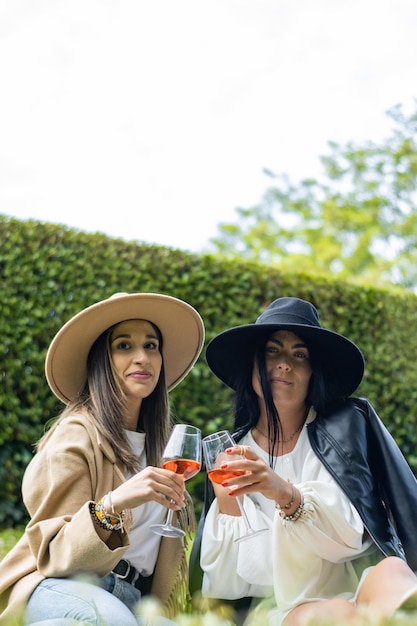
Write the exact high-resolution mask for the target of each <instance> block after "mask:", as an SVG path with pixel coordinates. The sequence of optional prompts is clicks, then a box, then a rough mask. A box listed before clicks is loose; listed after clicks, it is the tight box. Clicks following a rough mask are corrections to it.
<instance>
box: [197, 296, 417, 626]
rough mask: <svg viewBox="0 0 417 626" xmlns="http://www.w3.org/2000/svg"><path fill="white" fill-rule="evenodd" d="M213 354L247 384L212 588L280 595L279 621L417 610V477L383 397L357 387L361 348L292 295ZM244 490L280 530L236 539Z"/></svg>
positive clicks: (213, 539)
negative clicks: (377, 401) (377, 402)
mask: <svg viewBox="0 0 417 626" xmlns="http://www.w3.org/2000/svg"><path fill="white" fill-rule="evenodd" d="M206 359H207V363H208V365H209V367H210V368H211V370H212V371H213V372H214V374H215V375H216V376H217V377H218V378H220V380H222V381H223V382H224V383H225V384H226V385H228V386H229V387H231V388H232V389H233V390H234V391H235V394H236V400H235V422H234V430H235V439H236V440H237V441H238V443H239V445H237V446H236V447H232V448H230V457H229V459H230V460H228V461H226V462H225V463H224V465H222V469H223V470H224V471H225V472H226V473H227V472H228V473H229V475H232V474H233V472H234V470H240V472H239V474H240V475H238V476H237V477H234V478H232V477H231V478H229V479H225V480H224V481H223V483H222V484H219V485H217V484H214V485H213V488H214V492H215V493H214V494H212V495H213V496H214V495H215V497H214V498H208V499H207V503H206V514H205V518H204V517H203V518H202V522H201V523H200V528H199V529H200V530H203V532H202V543H201V561H200V562H201V566H202V569H203V572H204V577H203V581H202V592H203V594H204V595H205V596H208V597H214V598H224V599H228V600H233V601H235V600H237V599H241V598H245V597H246V598H249V597H257V598H263V597H264V598H265V597H267V598H269V600H268V602H267V603H265V602H264V605H266V606H267V607H268V609H266V614H265V616H264V623H265V624H270V625H271V626H279V625H280V624H282V625H283V626H301V625H303V626H304V625H306V624H310V623H312V622H311V620H313V621H314V624H325V623H326V624H328V623H335V624H342V623H343V624H345V623H348V622H349V623H351V622H350V620H353V619H355V618H357V617H358V615H359V616H360V615H362V614H363V613H364V612H368V613H369V614H370V615H371V616H379V617H383V618H386V617H389V616H391V615H392V614H393V613H394V612H395V611H396V610H397V609H401V610H405V609H416V610H417V577H416V575H415V574H414V573H413V570H417V526H416V523H415V511H417V481H416V478H415V477H414V475H413V474H412V472H411V469H410V468H409V466H408V464H407V463H406V460H405V459H404V457H403V456H402V454H401V452H400V450H399V448H398V446H397V445H396V443H395V442H394V440H393V438H392V437H391V436H390V434H389V433H388V431H387V430H386V428H385V427H384V426H383V424H382V422H381V420H380V419H379V418H378V416H377V414H376V413H375V411H374V409H373V408H372V406H371V404H370V403H369V402H368V401H367V400H366V399H364V398H358V397H352V394H353V393H354V392H355V390H356V389H357V388H358V387H359V384H360V382H361V380H362V376H363V373H364V359H363V356H362V353H361V351H360V350H359V348H358V347H357V346H356V345H355V344H354V343H352V342H351V341H350V340H349V339H347V338H346V337H344V336H342V335H340V334H338V333H335V332H333V331H331V330H328V329H326V328H323V327H322V326H321V324H320V322H319V317H318V313H317V310H316V308H315V307H314V306H313V304H311V303H310V302H307V301H305V300H301V299H299V298H287V297H284V298H278V299H277V300H275V301H274V302H272V303H271V304H270V305H269V306H268V307H267V308H266V309H265V310H264V312H263V313H262V314H261V315H260V317H259V318H258V319H257V320H256V322H255V323H253V324H246V325H242V326H237V327H234V328H230V329H228V330H225V331H223V332H221V333H220V334H218V335H217V336H216V337H214V338H213V339H212V340H211V342H210V343H209V345H208V347H207V352H206ZM236 454H237V455H240V457H241V456H242V455H243V456H244V458H243V459H242V458H240V459H239V460H238V457H236V456H234V455H236ZM242 470H243V473H242ZM242 495H244V496H245V498H244V502H245V504H244V506H245V510H246V513H247V516H248V518H249V520H250V522H251V525H252V526H253V528H254V529H261V528H263V527H264V528H265V527H266V528H267V529H269V530H268V531H267V532H263V533H260V534H259V535H256V536H253V537H250V538H249V539H247V540H246V541H236V539H238V538H239V537H240V536H241V534H242V532H243V528H244V525H243V520H242V517H241V516H240V512H239V508H238V507H237V503H236V497H237V496H242ZM204 520H205V523H204ZM193 550H194V555H193V557H195V556H196V553H198V541H196V542H195V544H194V546H193ZM261 606H262V604H261ZM258 610H259V609H258ZM257 623H259V622H257Z"/></svg>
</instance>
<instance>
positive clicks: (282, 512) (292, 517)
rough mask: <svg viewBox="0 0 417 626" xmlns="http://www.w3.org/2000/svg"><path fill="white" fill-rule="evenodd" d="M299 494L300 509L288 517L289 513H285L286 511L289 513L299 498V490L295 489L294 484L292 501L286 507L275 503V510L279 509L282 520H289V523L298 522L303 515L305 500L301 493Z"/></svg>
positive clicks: (292, 486)
mask: <svg viewBox="0 0 417 626" xmlns="http://www.w3.org/2000/svg"><path fill="white" fill-rule="evenodd" d="M298 493H299V494H300V504H299V505H298V507H297V508H296V509H295V511H294V512H293V513H291V514H290V515H288V514H287V513H285V511H289V510H290V509H291V508H292V507H293V505H294V502H295V500H296V497H297V490H296V488H295V487H294V485H293V484H291V500H290V501H289V502H287V504H284V505H282V506H281V505H280V504H278V503H275V508H276V509H278V511H279V515H280V517H281V518H282V519H284V520H287V521H289V522H296V521H297V520H298V519H299V518H300V517H301V515H302V514H303V513H304V499H303V495H302V493H301V492H300V491H298Z"/></svg>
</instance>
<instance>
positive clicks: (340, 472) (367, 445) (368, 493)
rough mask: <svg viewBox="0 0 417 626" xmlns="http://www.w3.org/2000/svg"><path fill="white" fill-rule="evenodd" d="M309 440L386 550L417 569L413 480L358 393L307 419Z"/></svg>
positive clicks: (416, 486) (416, 506)
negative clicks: (326, 411) (311, 419)
mask: <svg viewBox="0 0 417 626" xmlns="http://www.w3.org/2000/svg"><path fill="white" fill-rule="evenodd" d="M307 429H308V436H309V439H310V443H311V446H312V448H313V450H314V452H315V454H316V455H317V456H318V458H319V459H320V461H321V462H322V463H323V465H324V466H325V467H326V469H327V470H328V471H329V472H330V474H331V475H332V476H333V478H334V479H335V481H336V482H337V483H338V484H339V486H340V488H341V489H342V490H343V491H344V493H345V494H346V495H347V496H348V498H349V500H350V501H351V502H352V504H353V505H354V507H355V508H356V510H357V511H358V513H359V515H360V516H361V519H362V521H363V523H364V526H365V527H366V529H367V530H368V532H369V534H370V535H371V537H372V539H373V540H374V542H375V544H376V545H377V546H378V548H379V549H380V550H381V552H382V553H383V554H385V555H386V556H399V557H401V558H403V559H404V558H406V560H407V562H408V564H409V565H410V567H411V568H412V569H413V570H416V569H417V521H416V515H417V480H416V478H415V476H414V474H413V473H412V471H411V469H410V467H409V465H408V463H407V462H406V460H405V458H404V456H403V455H402V453H401V451H400V449H399V447H398V446H397V444H396V443H395V441H394V439H393V438H392V436H391V435H390V434H389V432H388V430H387V429H386V428H385V426H384V425H383V423H382V422H381V420H380V418H379V417H378V415H377V414H376V412H375V411H374V409H373V408H372V406H371V404H370V403H369V402H368V400H366V399H364V398H349V399H348V400H347V401H346V402H345V403H343V404H342V405H340V407H339V408H338V409H337V410H335V411H332V412H331V413H329V414H322V415H318V416H317V417H316V419H315V420H314V421H313V422H311V423H310V424H308V426H307Z"/></svg>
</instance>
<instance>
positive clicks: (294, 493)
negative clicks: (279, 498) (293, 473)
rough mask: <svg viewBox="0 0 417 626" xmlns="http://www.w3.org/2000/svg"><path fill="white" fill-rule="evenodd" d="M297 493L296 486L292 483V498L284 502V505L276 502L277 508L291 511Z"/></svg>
mask: <svg viewBox="0 0 417 626" xmlns="http://www.w3.org/2000/svg"><path fill="white" fill-rule="evenodd" d="M296 495H297V492H296V491H295V487H294V485H293V484H291V500H290V501H289V502H287V504H284V505H283V506H281V505H280V504H278V502H276V503H275V508H276V509H278V510H279V511H282V510H284V511H289V510H290V508H291V507H292V505H293V504H294V502H295V498H296Z"/></svg>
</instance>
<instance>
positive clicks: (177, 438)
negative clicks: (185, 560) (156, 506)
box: [150, 424, 201, 537]
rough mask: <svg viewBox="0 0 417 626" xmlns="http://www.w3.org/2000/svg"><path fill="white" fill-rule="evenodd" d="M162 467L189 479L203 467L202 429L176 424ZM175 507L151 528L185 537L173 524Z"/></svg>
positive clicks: (162, 533) (154, 530)
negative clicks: (162, 520) (164, 519)
mask: <svg viewBox="0 0 417 626" xmlns="http://www.w3.org/2000/svg"><path fill="white" fill-rule="evenodd" d="M162 467H163V468H164V469H166V470H169V471H171V472H174V473H175V474H178V475H179V476H181V478H182V479H183V480H189V479H190V478H192V477H193V476H195V475H196V474H197V473H198V472H199V471H200V469H201V431H200V429H199V428H196V427H195V426H191V425H189V424H176V425H175V426H174V428H173V429H172V433H171V436H170V438H169V440H168V443H167V445H166V446H165V450H164V452H163V455H162ZM173 515H174V511H173V509H169V511H168V515H167V519H166V521H165V523H164V524H152V526H150V528H151V530H152V531H153V532H154V533H156V534H157V535H163V536H164V537H183V536H184V535H185V532H184V531H183V530H182V529H181V528H178V527H177V526H174V525H173V524H172V518H173Z"/></svg>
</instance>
